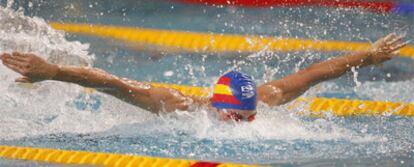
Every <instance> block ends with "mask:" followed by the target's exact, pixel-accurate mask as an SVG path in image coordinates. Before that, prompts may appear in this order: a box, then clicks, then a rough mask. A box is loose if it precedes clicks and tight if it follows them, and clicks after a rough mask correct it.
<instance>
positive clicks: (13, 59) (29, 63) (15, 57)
mask: <svg viewBox="0 0 414 167" xmlns="http://www.w3.org/2000/svg"><path fill="white" fill-rule="evenodd" d="M0 60H1V61H2V62H3V64H4V65H5V66H6V67H7V68H9V69H11V70H13V71H15V72H17V73H20V74H21V75H23V77H20V78H17V79H16V82H23V83H32V82H39V81H43V80H47V79H52V78H53V77H54V76H55V75H56V74H57V73H58V71H59V67H58V66H57V65H55V64H51V63H48V62H47V61H46V60H44V59H42V58H41V57H39V56H36V55H34V54H22V53H18V52H13V53H12V54H8V53H3V54H1V55H0Z"/></svg>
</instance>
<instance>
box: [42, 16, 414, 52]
mask: <svg viewBox="0 0 414 167" xmlns="http://www.w3.org/2000/svg"><path fill="white" fill-rule="evenodd" d="M50 25H51V26H52V27H53V28H55V29H58V30H63V31H66V32H68V33H78V34H84V35H90V36H98V37H105V38H111V39H116V40H122V41H126V42H131V43H139V44H146V45H152V46H157V47H159V48H163V49H164V50H166V51H168V50H174V51H175V50H182V51H186V52H202V53H227V52H236V53H254V52H259V51H263V50H266V51H275V52H276V51H277V52H291V51H310V50H312V51H326V52H332V51H337V52H355V51H364V50H367V49H368V48H370V46H371V44H370V43H367V42H345V41H327V40H321V41H315V40H309V39H294V38H275V37H269V36H253V35H230V34H213V33H200V32H186V31H172V30H159V29H147V28H137V27H119V26H107V25H92V24H72V23H50ZM400 54H401V56H405V57H411V58H413V57H414V47H405V48H402V49H401V51H400Z"/></svg>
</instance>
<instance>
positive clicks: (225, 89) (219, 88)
mask: <svg viewBox="0 0 414 167" xmlns="http://www.w3.org/2000/svg"><path fill="white" fill-rule="evenodd" d="M214 94H221V95H230V96H233V92H232V91H231V89H230V87H229V86H227V85H223V84H217V85H216V86H215V87H214Z"/></svg>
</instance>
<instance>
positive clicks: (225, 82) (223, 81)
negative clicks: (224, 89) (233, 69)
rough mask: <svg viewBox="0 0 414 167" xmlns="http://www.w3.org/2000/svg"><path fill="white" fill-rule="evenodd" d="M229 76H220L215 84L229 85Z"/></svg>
mask: <svg viewBox="0 0 414 167" xmlns="http://www.w3.org/2000/svg"><path fill="white" fill-rule="evenodd" d="M230 81H231V78H229V77H224V76H223V77H220V79H219V80H218V81H217V84H223V85H230Z"/></svg>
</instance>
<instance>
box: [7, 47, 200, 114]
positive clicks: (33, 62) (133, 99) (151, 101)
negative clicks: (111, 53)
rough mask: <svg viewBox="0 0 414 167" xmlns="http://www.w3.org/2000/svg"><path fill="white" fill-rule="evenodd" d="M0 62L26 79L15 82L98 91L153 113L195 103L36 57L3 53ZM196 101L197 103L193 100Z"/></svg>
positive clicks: (166, 91)
mask: <svg viewBox="0 0 414 167" xmlns="http://www.w3.org/2000/svg"><path fill="white" fill-rule="evenodd" d="M0 59H1V60H2V61H3V64H4V65H5V66H6V67H8V68H10V69H11V70H13V71H15V72H18V73H20V74H22V75H23V77H21V78H18V79H16V82H25V83H32V82H39V81H43V80H57V81H64V82H71V83H75V84H79V85H81V86H85V87H92V88H96V89H97V90H98V91H101V92H104V93H108V94H110V95H113V96H115V97H118V98H119V99H122V100H124V101H126V102H129V103H131V104H134V105H137V106H139V107H141V108H144V109H146V110H149V111H151V112H155V113H158V112H160V111H166V112H169V111H175V110H187V108H188V106H189V105H190V104H191V103H192V102H193V99H192V98H190V97H185V96H183V95H181V94H180V93H179V92H177V91H176V90H172V89H167V88H155V87H152V86H150V85H149V84H147V83H143V82H139V81H133V80H128V79H121V78H119V77H117V76H114V75H112V74H110V73H107V72H105V71H103V70H100V69H97V68H89V67H76V66H64V65H56V64H51V63H48V62H47V61H46V60H43V59H42V58H40V57H39V56H36V55H34V54H21V53H17V52H14V53H13V54H7V53H5V54H2V55H1V56H0ZM194 102H196V101H194Z"/></svg>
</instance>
